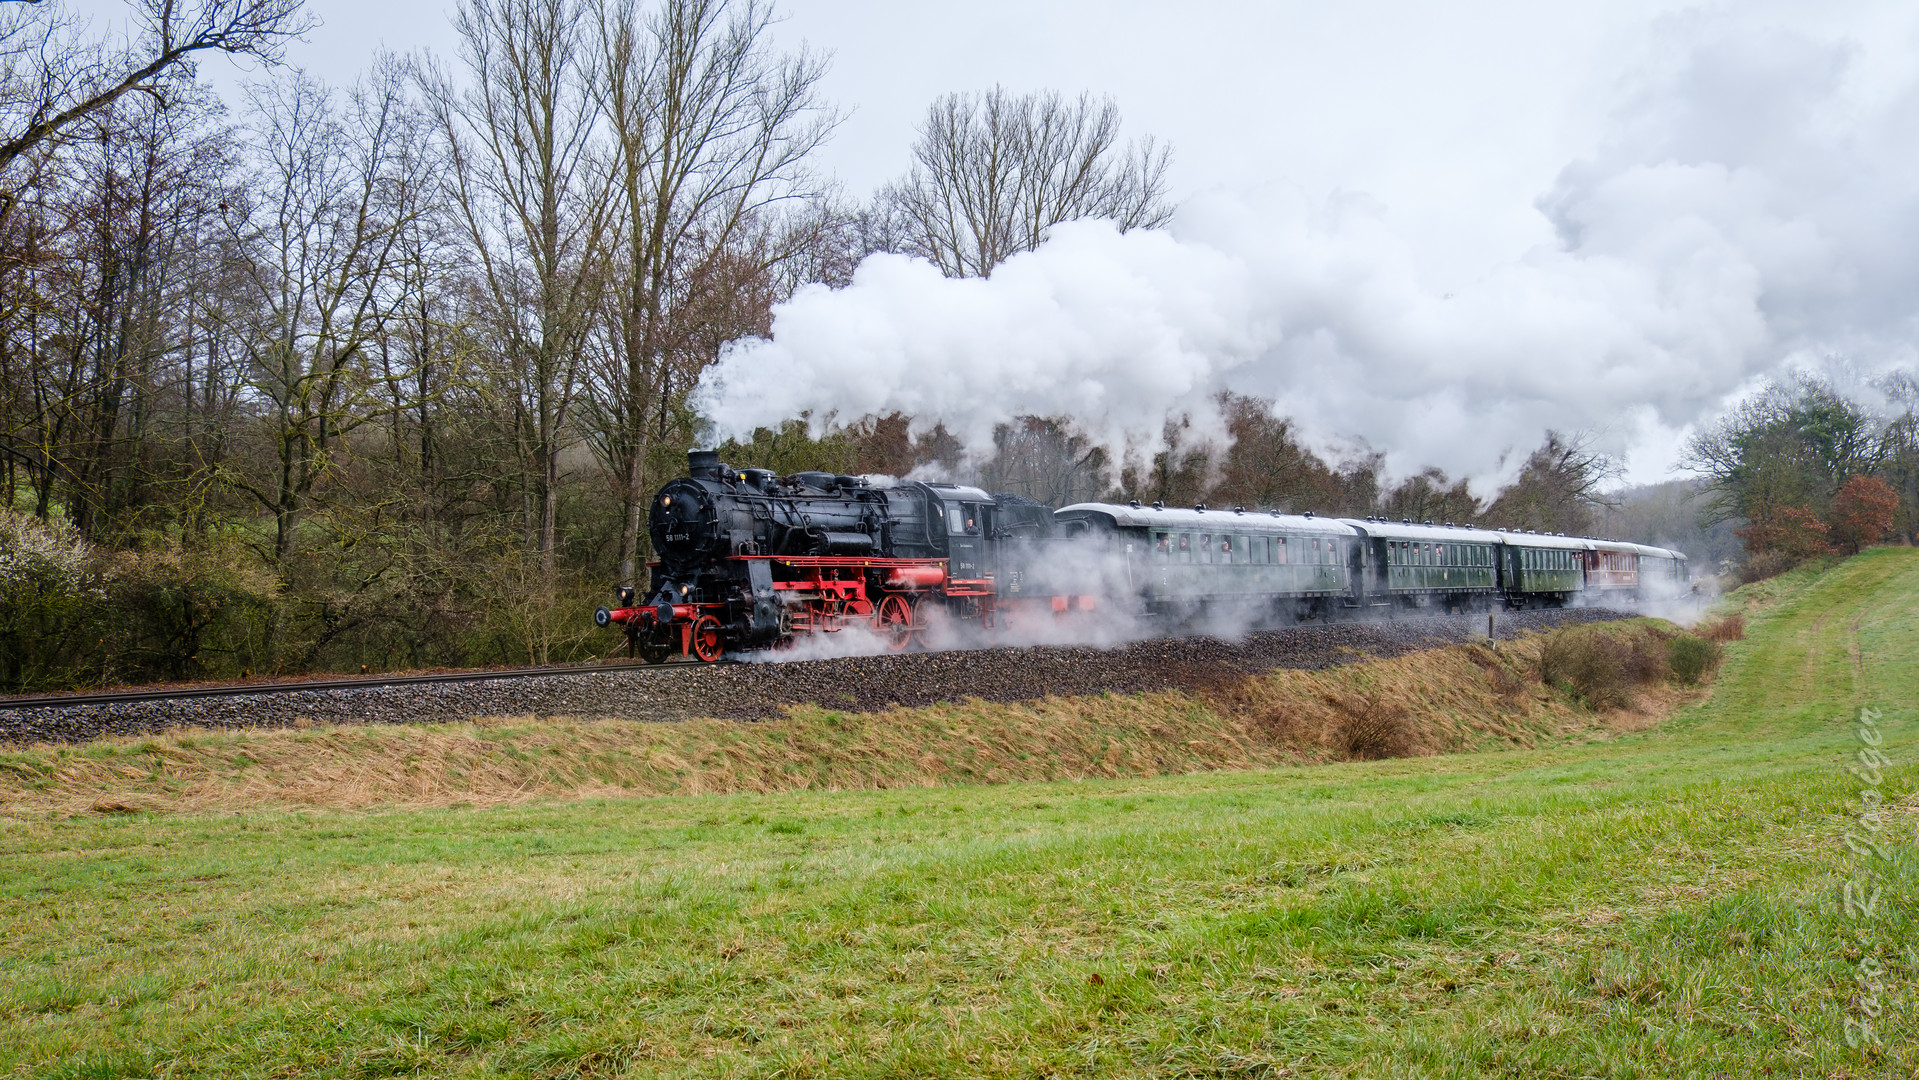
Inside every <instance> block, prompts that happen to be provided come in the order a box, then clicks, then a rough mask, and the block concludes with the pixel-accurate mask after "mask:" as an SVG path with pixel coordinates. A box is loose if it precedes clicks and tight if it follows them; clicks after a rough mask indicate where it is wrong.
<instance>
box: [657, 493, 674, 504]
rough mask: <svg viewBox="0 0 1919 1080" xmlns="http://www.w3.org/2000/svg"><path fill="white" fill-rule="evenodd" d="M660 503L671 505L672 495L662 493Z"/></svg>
mask: <svg viewBox="0 0 1919 1080" xmlns="http://www.w3.org/2000/svg"><path fill="white" fill-rule="evenodd" d="M660 505H661V506H672V505H673V496H671V495H662V496H660Z"/></svg>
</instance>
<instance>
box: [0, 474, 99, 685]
mask: <svg viewBox="0 0 1919 1080" xmlns="http://www.w3.org/2000/svg"><path fill="white" fill-rule="evenodd" d="M102 584H103V578H102V576H101V574H100V573H99V569H98V566H97V561H96V559H95V558H94V553H93V550H92V549H91V548H90V547H89V546H88V544H87V542H86V541H85V540H82V539H81V538H80V536H79V533H78V532H76V531H75V530H74V529H73V528H72V526H70V525H68V524H66V523H65V522H60V521H41V520H40V519H39V518H36V517H33V516H32V515H29V514H19V513H15V512H13V511H11V510H3V509H0V689H5V690H9V691H16V692H17V691H22V690H41V689H65V688H67V687H68V686H71V685H76V684H81V683H84V682H86V681H87V680H88V679H89V678H90V677H97V676H98V671H97V669H96V660H97V657H98V650H97V649H94V648H92V647H91V646H92V645H94V643H95V641H96V639H97V638H98V637H99V636H100V635H101V634H102V633H104V630H103V629H102V628H103V626H104V625H105V619H104V616H103V613H104V611H105V605H104V604H103V603H102V601H103V600H104V599H105V595H106V594H105V593H104V591H103V590H102Z"/></svg>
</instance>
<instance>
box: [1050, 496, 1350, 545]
mask: <svg viewBox="0 0 1919 1080" xmlns="http://www.w3.org/2000/svg"><path fill="white" fill-rule="evenodd" d="M1093 515H1098V516H1100V517H1104V518H1108V519H1110V520H1111V521H1112V522H1113V524H1115V525H1119V526H1122V527H1125V528H1131V529H1147V528H1151V529H1178V530H1180V531H1181V532H1244V533H1316V534H1319V535H1321V536H1346V537H1354V536H1358V535H1359V533H1358V530H1356V529H1354V528H1353V527H1352V526H1350V525H1347V524H1346V523H1344V522H1342V521H1340V520H1339V519H1337V518H1323V517H1308V516H1306V515H1304V514H1278V513H1274V512H1273V511H1271V510H1199V509H1192V510H1185V509H1179V508H1176V507H1170V506H1169V507H1164V508H1154V507H1151V506H1125V505H1121V504H1117V503H1074V504H1073V505H1071V506H1068V507H1065V508H1063V509H1061V510H1060V511H1059V512H1058V513H1056V514H1054V515H1053V516H1054V517H1055V518H1056V519H1058V520H1061V521H1071V520H1073V519H1074V517H1075V516H1080V517H1086V516H1093Z"/></svg>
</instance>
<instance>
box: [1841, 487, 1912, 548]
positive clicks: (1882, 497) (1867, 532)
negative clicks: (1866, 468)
mask: <svg viewBox="0 0 1919 1080" xmlns="http://www.w3.org/2000/svg"><path fill="white" fill-rule="evenodd" d="M1898 509H1899V493H1898V492H1896V491H1894V490H1892V486H1891V485H1890V484H1887V483H1886V482H1885V481H1884V480H1881V479H1879V478H1878V477H1876V476H1855V477H1853V478H1852V479H1851V480H1848V481H1846V486H1845V487H1842V488H1840V489H1839V493H1838V494H1836V495H1834V496H1833V497H1832V513H1831V515H1830V516H1831V518H1832V539H1833V542H1834V543H1836V544H1838V546H1839V549H1840V550H1841V551H1845V552H1848V553H1851V552H1857V551H1858V550H1859V549H1861V548H1864V547H1867V546H1869V545H1872V544H1876V543H1878V542H1879V541H1880V540H1881V539H1883V538H1884V537H1885V535H1886V534H1887V533H1888V532H1891V531H1892V517H1893V513H1894V512H1895V511H1897V510H1898Z"/></svg>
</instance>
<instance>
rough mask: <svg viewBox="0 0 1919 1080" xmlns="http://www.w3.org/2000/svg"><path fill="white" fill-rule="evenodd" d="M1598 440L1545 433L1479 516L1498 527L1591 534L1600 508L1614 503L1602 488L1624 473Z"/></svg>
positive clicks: (1589, 436)
mask: <svg viewBox="0 0 1919 1080" xmlns="http://www.w3.org/2000/svg"><path fill="white" fill-rule="evenodd" d="M1597 441H1598V434H1597V433H1595V432H1590V431H1576V432H1574V433H1573V434H1571V435H1570V436H1568V435H1562V434H1560V433H1559V432H1557V431H1548V432H1546V440H1545V441H1544V442H1542V443H1540V444H1539V447H1538V449H1536V450H1534V451H1533V452H1532V453H1531V454H1528V455H1527V456H1526V463H1525V465H1523V466H1521V468H1520V470H1519V476H1518V477H1516V478H1515V479H1514V480H1513V482H1512V483H1511V484H1509V485H1507V486H1506V487H1505V488H1504V489H1502V490H1501V491H1500V492H1499V494H1498V495H1497V496H1495V497H1494V499H1493V501H1492V503H1491V505H1489V506H1487V507H1486V510H1485V512H1484V513H1482V514H1481V515H1480V520H1481V521H1483V522H1485V523H1486V524H1488V525H1491V526H1493V527H1495V528H1501V529H1534V530H1537V531H1539V532H1557V533H1567V534H1570V535H1582V534H1585V533H1590V532H1592V531H1593V529H1594V528H1595V527H1596V516H1597V514H1598V512H1599V511H1601V510H1604V509H1609V508H1611V507H1612V506H1614V505H1615V504H1616V500H1614V499H1612V498H1610V497H1608V496H1607V495H1606V494H1604V492H1603V491H1602V489H1603V488H1604V487H1605V486H1606V485H1607V484H1608V483H1610V482H1613V481H1616V480H1617V479H1619V477H1620V476H1621V475H1622V474H1623V472H1624V469H1623V467H1622V466H1621V465H1620V463H1619V462H1618V461H1617V460H1616V459H1614V458H1612V457H1611V456H1609V455H1607V454H1605V453H1603V452H1601V451H1600V450H1599V449H1598V448H1597V447H1596V446H1595V445H1594V444H1595V443H1596V442H1597Z"/></svg>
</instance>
